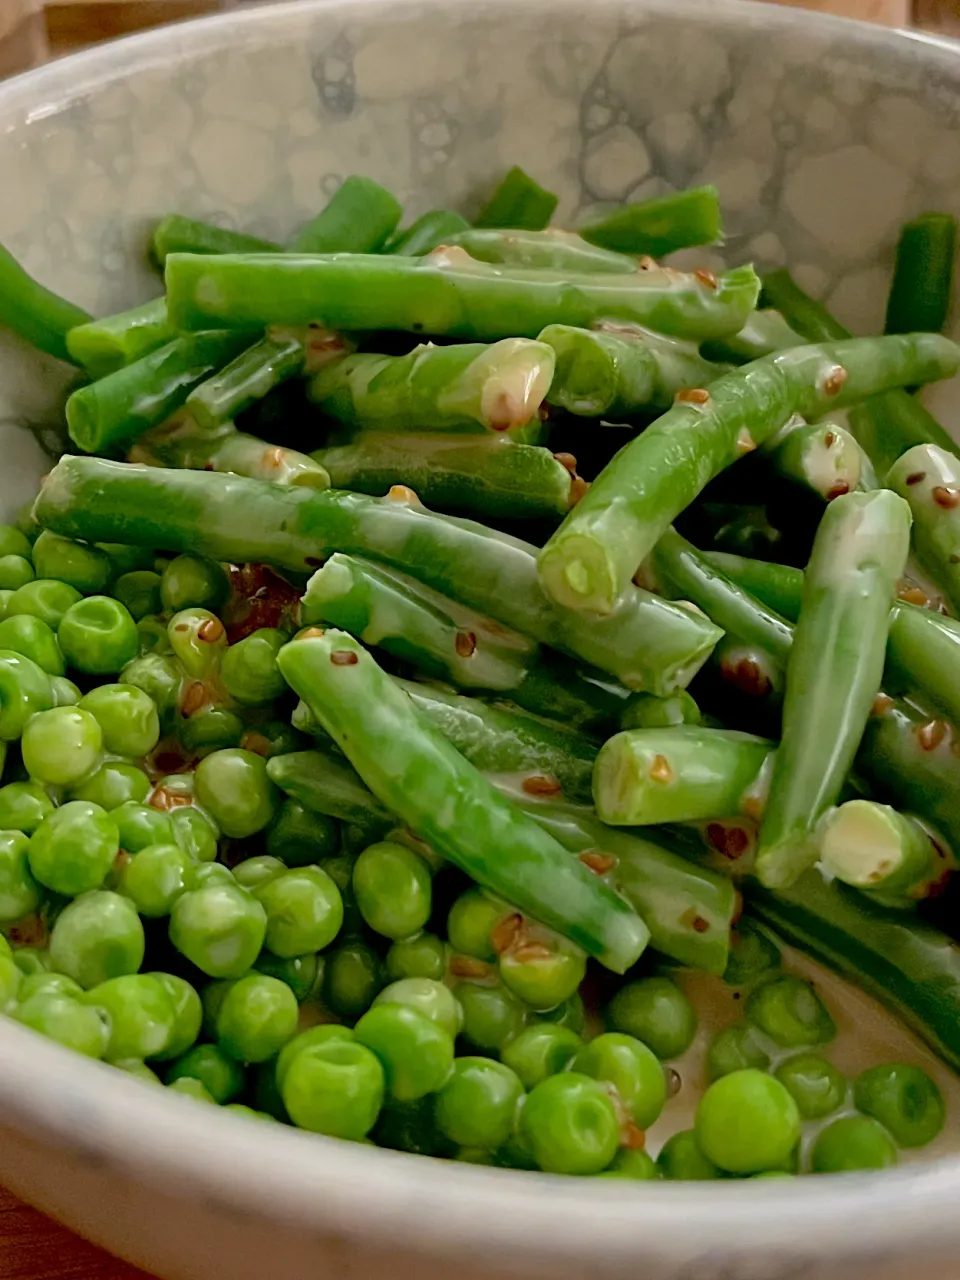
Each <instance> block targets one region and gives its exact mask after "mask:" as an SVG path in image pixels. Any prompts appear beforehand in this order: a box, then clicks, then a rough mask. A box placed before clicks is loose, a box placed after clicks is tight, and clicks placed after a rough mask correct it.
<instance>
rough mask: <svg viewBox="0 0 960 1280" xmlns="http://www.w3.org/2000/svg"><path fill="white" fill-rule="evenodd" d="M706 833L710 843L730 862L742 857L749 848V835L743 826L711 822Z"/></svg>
mask: <svg viewBox="0 0 960 1280" xmlns="http://www.w3.org/2000/svg"><path fill="white" fill-rule="evenodd" d="M706 835H707V841H708V842H709V843H710V845H712V847H713V848H714V849H716V850H717V852H718V853H722V854H723V856H724V857H725V858H729V859H730V861H731V862H735V861H736V860H737V858H742V857H743V855H744V854H745V853H746V851H747V850H748V849H749V848H750V836H749V835H748V834H747V832H746V831H744V829H743V827H737V826H731V827H728V826H726V825H725V824H724V823H722V822H711V823H710V825H709V826H708V827H707V832H706Z"/></svg>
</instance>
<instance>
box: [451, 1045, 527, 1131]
mask: <svg viewBox="0 0 960 1280" xmlns="http://www.w3.org/2000/svg"><path fill="white" fill-rule="evenodd" d="M522 1097H523V1085H522V1084H521V1083H520V1079H519V1077H518V1076H517V1074H516V1072H514V1071H511V1069H510V1068H509V1067H508V1066H505V1065H504V1064H503V1063H502V1062H494V1061H493V1060H492V1059H491V1058H457V1060H456V1061H455V1062H454V1064H453V1071H452V1072H451V1073H450V1077H449V1079H448V1080H447V1081H446V1082H445V1084H444V1085H443V1088H442V1089H441V1090H440V1091H439V1093H438V1094H437V1099H436V1108H435V1112H434V1114H435V1117H436V1123H437V1128H438V1129H439V1130H440V1132H441V1133H442V1134H443V1135H444V1136H445V1137H446V1138H449V1139H450V1141H451V1142H455V1143H456V1144H457V1145H458V1146H461V1147H481V1148H482V1149H483V1150H485V1151H492V1150H494V1149H495V1148H496V1147H499V1146H501V1145H502V1144H503V1143H504V1142H506V1140H507V1139H508V1138H509V1137H510V1134H511V1133H512V1131H513V1122H514V1118H515V1116H516V1114H517V1108H518V1106H519V1104H520V1099H521V1098H522Z"/></svg>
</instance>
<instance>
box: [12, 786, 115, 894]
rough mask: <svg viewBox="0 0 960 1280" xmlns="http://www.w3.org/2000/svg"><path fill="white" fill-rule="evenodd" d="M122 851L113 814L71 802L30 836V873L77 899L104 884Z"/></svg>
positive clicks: (82, 803) (75, 801) (78, 802)
mask: <svg viewBox="0 0 960 1280" xmlns="http://www.w3.org/2000/svg"><path fill="white" fill-rule="evenodd" d="M119 849H120V836H119V833H118V831H117V824H116V823H115V822H114V821H113V819H112V818H111V817H110V815H109V814H108V813H106V812H105V811H104V810H103V809H101V808H100V807H99V805H95V804H89V803H88V802H87V801H85V800H71V801H70V802H69V803H68V804H65V805H63V806H62V807H61V808H59V809H57V810H55V811H54V812H53V813H51V814H50V816H49V817H47V818H44V820H43V821H42V822H41V823H40V826H39V827H37V829H36V831H35V832H34V833H33V835H32V836H31V837H30V850H29V856H30V870H31V871H32V872H33V875H34V878H35V879H37V880H39V881H40V883H41V884H43V885H46V887H47V888H48V889H53V890H54V891H55V892H56V893H63V894H66V895H67V896H68V897H74V896H75V895H76V894H78V893H84V892H86V890H88V889H96V888H98V887H99V886H100V885H102V884H103V882H104V880H105V879H106V877H107V873H108V872H109V871H110V868H111V867H112V866H113V862H114V859H115V858H116V856H117V853H118V851H119Z"/></svg>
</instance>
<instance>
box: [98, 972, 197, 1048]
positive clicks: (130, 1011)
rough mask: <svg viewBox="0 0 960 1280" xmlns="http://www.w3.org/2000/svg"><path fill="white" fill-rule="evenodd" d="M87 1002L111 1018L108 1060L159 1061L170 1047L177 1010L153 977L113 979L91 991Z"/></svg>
mask: <svg viewBox="0 0 960 1280" xmlns="http://www.w3.org/2000/svg"><path fill="white" fill-rule="evenodd" d="M85 999H86V1001H87V1003H88V1004H90V1005H91V1006H93V1007H95V1008H97V1009H102V1010H103V1012H104V1013H105V1014H106V1016H107V1020H108V1023H109V1026H110V1039H109V1042H108V1044H107V1048H106V1053H105V1056H106V1057H107V1058H141V1059H144V1060H145V1059H147V1058H156V1057H158V1056H159V1055H160V1054H162V1053H163V1051H164V1050H165V1049H166V1048H167V1046H168V1045H169V1043H170V1038H171V1036H172V1035H173V1030H174V1022H175V1013H174V1008H173V1004H172V1002H171V1000H170V997H169V996H168V995H167V992H166V990H165V989H164V988H163V986H162V985H161V984H160V983H159V982H157V980H156V978H155V977H154V976H153V974H149V973H129V974H124V975H122V976H121V977H118V978H110V979H109V980H108V981H106V982H101V983H99V984H98V985H97V986H95V987H93V988H92V990H90V991H88V992H87V994H86V996H85Z"/></svg>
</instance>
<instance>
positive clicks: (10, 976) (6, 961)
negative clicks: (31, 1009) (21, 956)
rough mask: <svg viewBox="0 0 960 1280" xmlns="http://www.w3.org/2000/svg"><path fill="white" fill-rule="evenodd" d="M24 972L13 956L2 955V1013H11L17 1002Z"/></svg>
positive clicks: (0, 979)
mask: <svg viewBox="0 0 960 1280" xmlns="http://www.w3.org/2000/svg"><path fill="white" fill-rule="evenodd" d="M22 982H23V972H22V971H21V969H20V968H19V966H18V965H17V962H16V961H15V960H14V958H13V956H9V955H0V1013H9V1012H10V1010H11V1009H12V1008H13V1006H14V1005H15V1004H16V1002H17V996H18V995H19V992H20V985H21V983H22Z"/></svg>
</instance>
